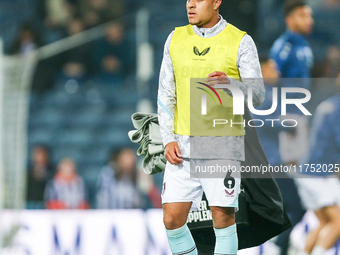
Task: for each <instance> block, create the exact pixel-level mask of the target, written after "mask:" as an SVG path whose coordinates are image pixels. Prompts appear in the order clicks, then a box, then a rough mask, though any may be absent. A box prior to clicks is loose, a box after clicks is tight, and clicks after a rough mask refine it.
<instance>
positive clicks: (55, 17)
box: [36, 0, 76, 28]
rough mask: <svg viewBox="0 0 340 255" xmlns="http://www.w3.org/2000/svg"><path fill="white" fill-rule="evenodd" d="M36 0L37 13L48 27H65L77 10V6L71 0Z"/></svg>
mask: <svg viewBox="0 0 340 255" xmlns="http://www.w3.org/2000/svg"><path fill="white" fill-rule="evenodd" d="M36 2H37V3H36V6H37V10H36V13H37V15H38V17H39V18H40V19H41V21H42V22H43V23H44V25H45V26H46V27H54V28H64V27H66V25H67V24H68V23H69V22H70V20H71V19H72V17H73V16H74V15H75V12H76V9H75V8H76V6H75V5H74V3H73V2H72V1H70V0H37V1H36Z"/></svg>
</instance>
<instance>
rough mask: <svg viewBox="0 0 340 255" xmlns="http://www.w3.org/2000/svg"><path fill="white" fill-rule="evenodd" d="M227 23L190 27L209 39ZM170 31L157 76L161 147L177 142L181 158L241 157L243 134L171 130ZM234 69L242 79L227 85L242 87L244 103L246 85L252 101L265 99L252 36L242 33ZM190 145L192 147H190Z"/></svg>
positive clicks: (172, 95) (171, 67)
mask: <svg viewBox="0 0 340 255" xmlns="http://www.w3.org/2000/svg"><path fill="white" fill-rule="evenodd" d="M226 26H227V21H226V20H224V19H223V18H222V16H220V20H219V22H218V23H217V24H216V25H215V26H214V27H212V28H198V27H197V26H193V29H194V32H195V33H196V34H197V35H198V36H201V37H206V38H209V37H213V36H216V35H217V34H219V33H220V32H221V31H222V30H223V29H224V28H225V27H226ZM173 34H174V31H172V32H171V33H170V35H169V36H168V38H167V40H166V42H165V46H164V55H163V61H162V65H161V70H160V75H159V89H158V120H159V124H160V131H161V135H162V140H163V144H164V147H165V146H166V145H167V144H168V143H170V142H173V141H177V143H178V145H179V148H180V150H181V153H182V156H183V157H184V158H190V157H191V158H202V157H204V158H206V159H230V160H239V161H242V160H244V157H245V156H244V137H243V136H223V137H199V136H195V137H194V136H191V137H189V136H186V135H178V134H175V133H174V116H175V110H176V92H175V91H176V89H175V77H174V68H173V65H172V61H171V57H170V42H171V39H172V36H173ZM237 68H238V70H239V73H240V76H241V81H237V80H234V79H230V84H231V85H234V86H237V87H238V88H240V89H241V90H242V92H243V94H244V98H245V102H247V95H248V87H252V88H253V90H252V91H253V92H252V93H253V95H252V96H253V97H252V98H253V104H254V105H260V104H261V103H262V102H263V101H264V96H265V88H264V84H263V80H262V72H261V67H260V63H259V59H258V54H257V49H256V46H255V43H254V41H253V39H252V38H251V37H250V36H249V35H247V34H245V35H244V36H243V38H242V40H241V42H240V46H239V49H238V55H237ZM215 71H219V70H215ZM209 145H211V146H209ZM190 148H191V155H190ZM193 148H194V149H195V150H193ZM203 155H204V156H203Z"/></svg>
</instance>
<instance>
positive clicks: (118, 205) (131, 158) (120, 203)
mask: <svg viewBox="0 0 340 255" xmlns="http://www.w3.org/2000/svg"><path fill="white" fill-rule="evenodd" d="M136 160H137V159H136V156H135V153H134V151H133V150H132V149H130V148H123V149H119V150H117V151H115V152H114V153H112V155H111V159H110V162H109V163H108V165H107V166H105V167H104V168H103V169H102V170H101V172H100V175H99V178H98V181H97V195H96V196H97V208H98V209H130V208H140V207H141V206H142V203H141V195H140V193H139V191H138V189H137V169H136V163H137V162H136Z"/></svg>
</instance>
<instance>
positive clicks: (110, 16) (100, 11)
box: [78, 0, 124, 27]
mask: <svg viewBox="0 0 340 255" xmlns="http://www.w3.org/2000/svg"><path fill="white" fill-rule="evenodd" d="M78 8H79V10H80V14H81V16H82V18H83V20H84V21H85V22H86V26H87V27H93V26H96V25H100V24H102V23H105V22H108V21H111V20H114V19H117V18H119V17H121V16H122V15H123V13H124V8H123V3H122V1H121V0H82V1H78Z"/></svg>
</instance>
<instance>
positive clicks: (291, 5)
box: [283, 0, 307, 17]
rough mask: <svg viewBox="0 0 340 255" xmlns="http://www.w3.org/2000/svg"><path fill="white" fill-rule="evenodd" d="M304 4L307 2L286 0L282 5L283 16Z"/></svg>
mask: <svg viewBox="0 0 340 255" xmlns="http://www.w3.org/2000/svg"><path fill="white" fill-rule="evenodd" d="M306 5H307V4H306V3H305V2H304V1H303V0H286V2H285V4H284V7H283V13H284V15H285V17H287V16H288V15H289V14H291V13H292V11H294V10H295V9H296V8H298V7H301V6H306Z"/></svg>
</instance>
